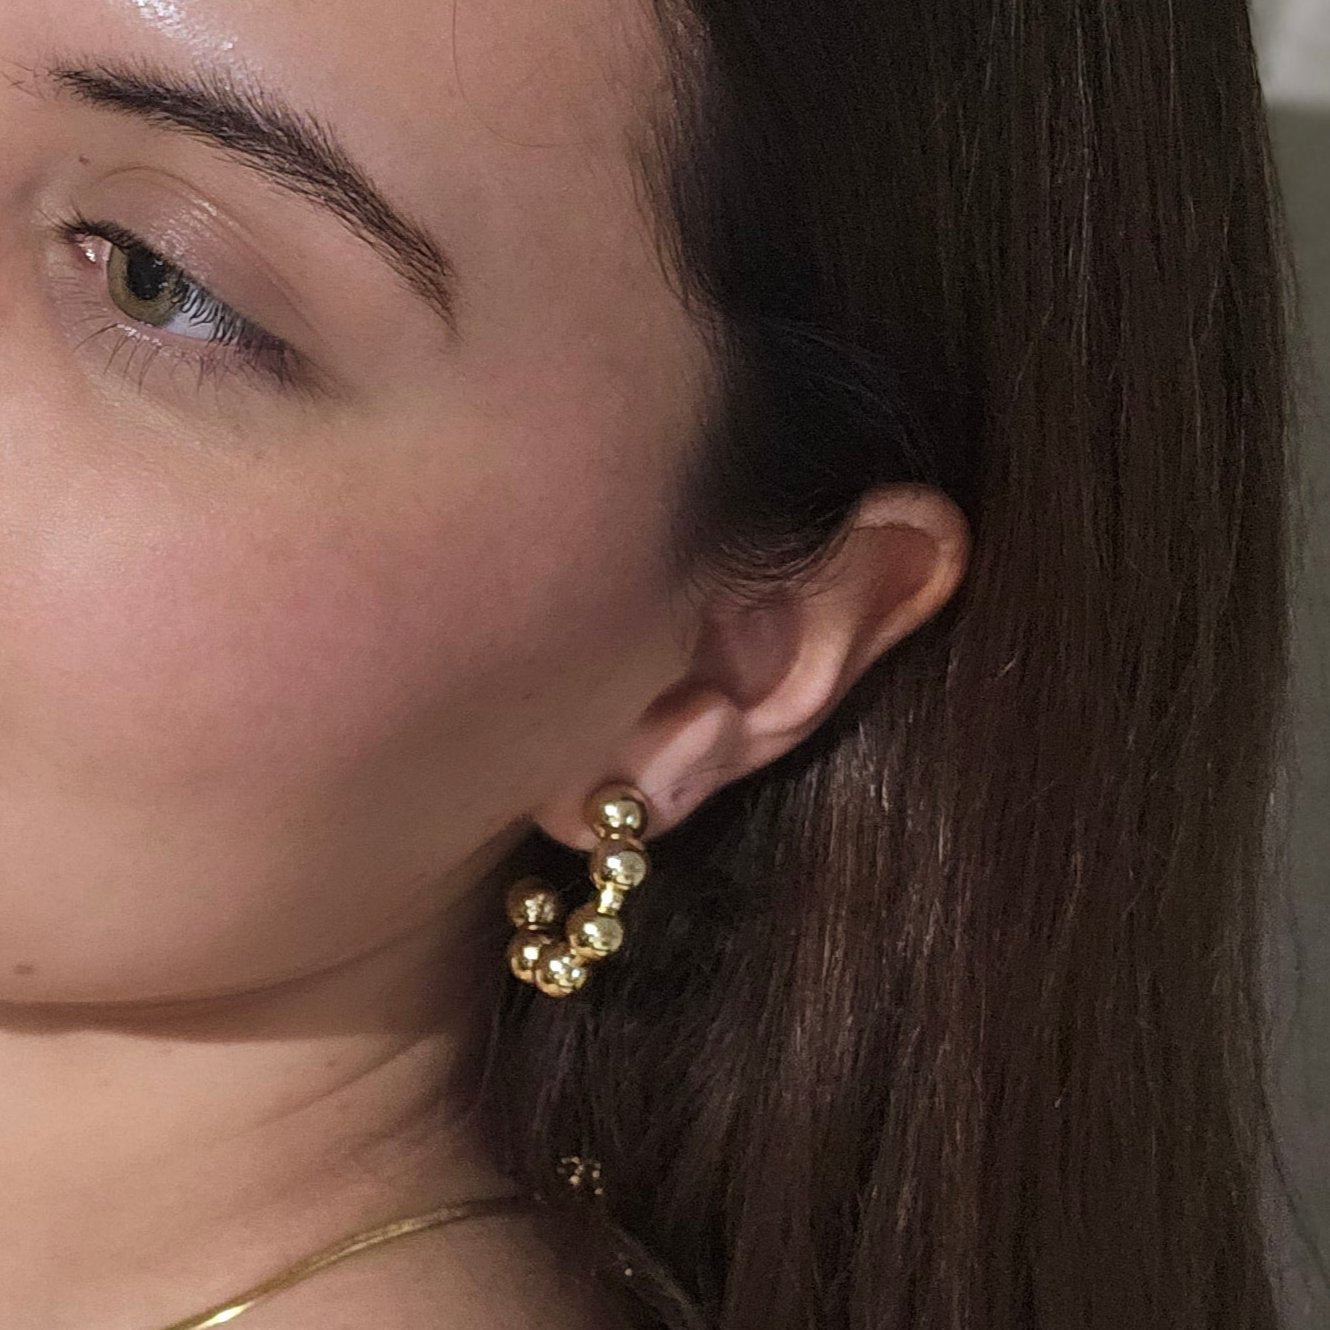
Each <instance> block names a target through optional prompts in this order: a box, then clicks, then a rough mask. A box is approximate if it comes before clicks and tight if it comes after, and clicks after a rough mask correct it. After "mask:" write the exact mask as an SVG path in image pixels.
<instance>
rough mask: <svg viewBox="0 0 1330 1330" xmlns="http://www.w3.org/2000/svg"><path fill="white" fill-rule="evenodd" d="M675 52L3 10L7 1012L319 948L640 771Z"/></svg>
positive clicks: (321, 13)
mask: <svg viewBox="0 0 1330 1330" xmlns="http://www.w3.org/2000/svg"><path fill="white" fill-rule="evenodd" d="M657 59H658V56H657V54H656V50H655V47H654V45H653V43H652V41H651V40H650V37H649V33H648V29H647V26H646V22H645V18H644V11H640V10H639V8H638V7H637V6H634V5H627V6H625V5H622V4H616V3H613V2H612V0H559V3H557V4H551V3H550V2H549V0H450V3H440V0H387V3H385V4H380V5H372V6H367V5H366V4H365V3H364V0H42V3H39V4H7V5H4V6H3V10H2V11H0V74H3V75H4V78H3V80H0V142H2V143H3V145H4V151H3V154H0V449H2V450H3V468H4V469H3V475H4V483H3V485H0V898H2V900H3V906H2V908H3V917H4V928H3V929H2V930H0V999H3V1000H19V1001H22V1000H43V1001H116V1000H128V999H143V998H161V997H174V996H186V995H198V994H204V993H221V992H228V991H238V990H242V989H244V988H247V987H253V986H256V985H261V984H266V983H269V982H273V981H276V980H279V979H282V978H285V977H288V976H293V975H296V974H300V973H307V972H310V971H312V970H314V969H316V968H318V967H320V966H323V965H325V964H328V963H330V962H332V961H334V960H339V959H342V958H344V957H347V956H349V955H352V954H354V953H356V952H358V951H360V950H363V949H366V948H368V947H370V946H372V945H373V944H374V943H375V942H376V941H380V940H386V939H387V938H388V937H390V936H393V935H395V934H397V933H399V932H401V931H403V930H404V929H406V928H408V927H410V926H411V924H412V923H413V922H416V921H419V920H421V919H423V918H425V917H427V916H429V915H430V914H431V913H433V912H437V911H438V910H440V909H441V908H446V907H447V906H448V904H449V902H450V900H452V901H453V903H454V904H455V903H456V898H457V897H458V896H460V893H461V889H462V887H463V886H464V885H465V884H467V883H469V882H471V881H473V880H475V878H476V876H477V875H478V873H479V872H480V871H481V870H482V869H483V868H484V867H486V866H488V865H490V864H491V863H492V862H493V861H495V860H497V859H498V858H499V857H501V851H502V852H506V851H507V849H508V848H510V847H511V846H512V845H513V844H514V843H515V841H516V839H518V838H520V832H521V831H522V830H523V829H524V827H525V825H526V824H525V821H524V819H525V817H526V815H527V814H528V813H529V812H530V810H531V809H532V808H533V807H536V806H538V805H539V804H540V803H541V801H542V800H545V799H547V798H548V797H550V796H551V793H552V792H554V791H556V790H564V789H574V788H577V787H578V786H579V783H581V784H582V785H583V786H584V787H585V789H586V790H588V791H589V789H590V788H592V787H593V786H594V784H595V783H596V782H597V781H599V780H600V779H604V778H609V777H611V776H614V775H618V774H627V773H618V772H616V771H614V770H611V769H607V767H606V766H605V765H604V763H605V762H606V760H607V757H608V755H609V754H610V753H611V751H612V745H613V743H614V741H615V739H616V738H617V737H618V735H619V734H621V732H622V731H623V730H624V729H626V728H627V727H629V726H630V725H631V724H632V723H633V721H634V720H635V719H636V708H638V707H639V706H640V704H641V702H642V700H643V699H644V698H647V697H649V696H650V695H651V694H652V693H653V692H654V691H657V690H658V689H659V688H661V687H664V686H665V685H666V684H667V683H668V681H669V679H670V678H671V677H672V675H673V674H674V673H675V672H677V671H678V670H679V669H680V668H681V666H682V663H683V660H684V655H683V650H682V647H681V641H680V634H679V633H678V631H677V630H678V624H677V622H675V621H674V620H673V619H672V617H671V614H670V613H669V610H670V606H671V605H672V604H673V603H674V601H673V592H674V590H675V588H674V587H672V586H671V585H670V584H669V582H668V580H667V576H666V568H667V559H666V554H667V523H668V520H669V516H670V512H671V507H672V496H673V493H674V490H673V486H674V484H675V478H676V476H677V475H678V467H679V463H680V461H681V459H682V457H683V455H684V450H685V448H686V446H687V443H688V440H689V438H690V433H691V430H692V424H691V421H692V418H693V414H694V412H695V409H696V403H697V401H698V400H699V398H698V393H699V389H698V387H697V385H698V384H699V383H700V382H701V376H702V372H703V369H704V365H705V361H704V357H703V352H702V349H701V347H700V344H699V342H698V340H697V338H696V336H695V334H694V332H693V330H692V328H691V326H690V325H689V323H688V321H687V319H686V318H685V316H684V314H683V312H682V311H681V309H680V308H679V306H678V305H677V303H676V301H675V300H674V298H673V296H672V295H671V293H670V291H669V288H668V286H667V283H666V280H665V278H664V276H663V275H662V273H661V271H660V269H659V267H658V263H657V259H656V251H655V248H654V245H653V240H652V236H651V232H650V228H649V226H648V223H647V221H646V217H645V214H644V210H643V208H642V207H641V206H640V205H639V203H638V202H637V200H636V198H635V194H634V183H633V178H632V176H631V174H630V169H629V164H628V163H629V155H628V135H629V134H630V133H631V132H635V130H636V128H637V127H638V125H639V124H640V123H641V121H642V118H643V116H644V115H645V114H646V105H647V102H648V100H649V98H650V95H651V90H652V88H653V87H654V83H655V80H656V79H657V78H658V72H657V64H656V61H657ZM163 260H164V261H165V262H164V263H163V262H162V261H163ZM177 269H181V270H183V271H184V274H186V276H184V277H182V276H181V275H180V273H179V272H178V271H177ZM449 883H451V884H453V887H452V888H451V890H452V896H451V897H450V895H449V890H450V889H449V887H448V885H447V884H449ZM496 908H497V906H496Z"/></svg>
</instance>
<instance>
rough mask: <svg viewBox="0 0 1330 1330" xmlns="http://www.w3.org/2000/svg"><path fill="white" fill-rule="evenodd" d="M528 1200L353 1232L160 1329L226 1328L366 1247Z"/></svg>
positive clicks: (515, 1198)
mask: <svg viewBox="0 0 1330 1330" xmlns="http://www.w3.org/2000/svg"><path fill="white" fill-rule="evenodd" d="M531 1200H532V1198H531V1197H530V1196H528V1195H526V1194H524V1193H517V1194H512V1193H510V1194H509V1195H507V1196H487V1197H483V1198H481V1199H479V1200H474V1201H458V1202H454V1203H453V1204H451V1205H441V1206H439V1207H438V1208H437V1209H434V1210H429V1211H426V1212H425V1213H424V1214H419V1215H412V1216H410V1217H409V1218H407V1219H394V1220H393V1221H392V1222H391V1223H387V1224H381V1225H379V1227H377V1228H371V1229H366V1230H365V1231H364V1232H362V1233H354V1234H352V1235H351V1236H350V1237H349V1238H343V1239H341V1240H340V1241H339V1242H335V1243H333V1244H332V1245H331V1246H328V1247H324V1248H323V1249H322V1250H320V1251H317V1252H315V1253H314V1254H313V1255H312V1256H306V1257H305V1258H304V1259H303V1260H300V1261H297V1262H296V1264H295V1265H292V1266H289V1267H287V1269H285V1270H282V1271H281V1272H280V1273H278V1274H275V1275H272V1276H270V1277H269V1278H267V1279H265V1280H263V1281H262V1282H261V1283H258V1284H255V1285H254V1286H253V1288H249V1289H246V1290H245V1291H244V1292H243V1293H241V1294H239V1295H238V1296H237V1297H234V1298H231V1299H228V1300H227V1301H226V1302H223V1303H218V1304H217V1306H215V1307H209V1308H208V1309H207V1311H202V1312H199V1313H198V1314H197V1315H196V1316H190V1317H187V1318H186V1319H185V1320H183V1321H173V1322H172V1323H171V1324H170V1325H168V1326H163V1327H162V1330H209V1327H211V1326H218V1325H226V1324H228V1323H229V1322H231V1321H233V1320H234V1319H235V1318H236V1317H237V1316H239V1315H241V1313H243V1312H247V1311H248V1310H249V1309H250V1308H251V1307H253V1306H254V1304H255V1303H257V1302H260V1301H262V1300H263V1299H264V1298H268V1297H271V1296H272V1295H273V1294H274V1293H280V1292H281V1291H282V1290H283V1289H287V1288H290V1287H291V1285H292V1284H297V1283H299V1282H300V1281H301V1280H302V1279H308V1278H309V1277H310V1275H313V1274H317V1273H318V1272H319V1271H320V1270H324V1269H327V1267H328V1266H330V1265H334V1264H336V1262H338V1261H341V1260H344V1259H345V1258H346V1257H348V1256H352V1255H354V1254H355V1253H356V1252H359V1251H364V1250H365V1248H367V1247H375V1246H377V1245H378V1244H379V1243H381V1242H388V1241H390V1240H391V1239H393V1238H400V1237H405V1236H406V1235H407V1234H408V1233H418V1232H420V1230H421V1229H425V1228H434V1227H436V1226H438V1225H439V1224H447V1223H450V1222H452V1221H453V1220H456V1219H470V1218H472V1217H473V1216H476V1215H488V1214H497V1213H499V1212H501V1211H503V1210H511V1209H516V1208H518V1207H520V1206H523V1205H528V1204H530V1202H531Z"/></svg>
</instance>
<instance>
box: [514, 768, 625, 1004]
mask: <svg viewBox="0 0 1330 1330" xmlns="http://www.w3.org/2000/svg"><path fill="white" fill-rule="evenodd" d="M584 814H585V817H586V821H587V823H588V824H589V825H590V826H591V829H592V830H593V831H594V832H595V833H596V846H595V848H594V849H593V850H592V851H591V854H590V858H589V860H588V863H587V875H588V876H589V877H590V879H591V885H592V888H593V891H592V895H591V899H590V900H589V901H587V902H586V903H585V904H583V905H579V906H577V908H576V909H574V910H571V911H570V912H569V914H568V917H567V919H566V920H564V921H563V923H562V925H560V923H559V909H560V905H559V898H558V896H557V895H556V894H555V892H554V889H553V888H552V887H551V886H550V884H549V883H548V882H546V881H545V880H544V878H541V877H538V876H534V875H533V876H528V877H524V878H521V879H520V880H519V881H517V882H514V883H513V885H512V886H511V887H509V888H508V892H507V896H506V899H505V901H504V906H505V909H506V911H507V915H508V920H509V922H510V923H512V924H513V926H514V927H515V928H516V929H517V932H516V933H514V934H513V938H512V941H511V942H509V944H508V966H509V969H511V970H512V972H513V974H514V975H516V976H517V978H519V979H521V980H522V981H523V982H524V983H528V984H532V985H534V986H535V987H536V988H538V989H539V990H540V991H541V992H542V993H544V994H545V995H546V996H548V997H567V996H568V995H569V994H570V993H576V992H577V990H578V989H579V988H581V987H582V986H583V985H584V984H585V983H586V981H587V980H588V979H589V978H590V977H591V970H592V968H593V967H594V966H595V964H596V963H597V962H598V961H601V960H604V959H605V957H607V956H612V955H613V954H614V953H615V952H616V951H618V950H619V948H620V947H621V946H622V945H623V921H622V920H621V919H620V918H619V911H620V910H621V909H622V907H623V902H624V897H625V896H626V895H627V894H628V892H630V891H631V890H632V889H633V888H634V887H636V886H638V885H640V884H641V882H642V880H643V879H644V878H645V877H646V875H647V873H648V871H649V870H650V867H651V861H650V859H649V858H648V857H647V851H646V846H645V845H644V844H643V842H642V838H643V836H644V835H645V834H646V827H647V801H646V796H645V795H644V794H643V793H642V791H641V790H639V789H638V788H637V787H636V786H635V785H630V784H628V783H627V782H626V781H611V782H610V783H609V784H607V785H602V786H601V787H600V788H599V789H598V790H596V792H595V793H594V794H592V795H591V797H590V798H589V799H588V800H587V801H586V806H585V809H584ZM560 934H562V936H560Z"/></svg>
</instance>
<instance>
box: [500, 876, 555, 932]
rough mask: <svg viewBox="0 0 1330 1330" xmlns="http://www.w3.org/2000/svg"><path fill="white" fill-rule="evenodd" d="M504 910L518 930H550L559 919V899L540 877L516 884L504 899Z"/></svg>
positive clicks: (523, 879)
mask: <svg viewBox="0 0 1330 1330" xmlns="http://www.w3.org/2000/svg"><path fill="white" fill-rule="evenodd" d="M504 908H505V909H506V910H507V912H508V918H509V920H510V922H511V923H512V924H513V926H514V927H516V928H548V927H549V926H550V925H551V924H554V923H557V922H558V919H559V898H558V896H556V895H555V894H554V891H553V890H552V889H551V887H550V884H549V883H548V882H546V881H545V880H544V879H543V878H539V877H524V878H522V879H521V881H519V882H514V883H513V885H512V886H511V887H509V888H508V894H507V896H506V897H505V898H504Z"/></svg>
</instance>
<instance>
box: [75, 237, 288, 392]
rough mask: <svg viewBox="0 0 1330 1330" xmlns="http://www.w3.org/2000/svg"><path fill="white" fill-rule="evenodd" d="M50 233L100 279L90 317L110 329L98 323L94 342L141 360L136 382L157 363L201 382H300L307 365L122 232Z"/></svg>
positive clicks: (176, 267)
mask: <svg viewBox="0 0 1330 1330" xmlns="http://www.w3.org/2000/svg"><path fill="white" fill-rule="evenodd" d="M55 229H56V234H57V236H58V238H59V239H60V241H62V242H63V243H64V244H66V245H68V246H71V247H73V249H74V250H75V251H77V253H78V254H79V256H80V257H81V258H82V259H83V260H84V262H85V264H86V266H87V268H89V269H92V270H95V271H96V272H97V273H98V274H99V276H100V280H99V282H98V286H99V287H100V290H99V291H98V292H97V293H95V294H90V295H89V296H88V297H87V298H88V299H89V300H90V302H91V308H90V310H89V315H90V317H92V318H100V319H102V320H106V319H109V322H106V321H103V322H101V324H100V326H99V327H98V328H97V329H96V331H95V332H94V333H93V334H92V336H93V337H100V336H104V335H111V336H114V337H116V338H117V341H116V344H115V349H114V350H113V352H112V355H111V360H114V359H115V357H116V355H117V354H118V353H119V351H120V349H121V348H122V347H125V346H128V348H129V351H130V360H131V362H132V360H133V358H134V355H135V354H140V355H142V356H143V357H144V358H145V362H144V364H143V369H142V372H141V373H140V376H139V378H140V382H141V381H142V378H143V375H144V374H146V372H147V366H148V363H150V362H151V361H153V360H155V359H156V358H157V357H158V356H160V355H165V356H167V357H169V358H170V359H171V360H172V361H174V362H176V363H177V364H178V363H182V362H183V363H186V364H189V363H192V364H194V365H195V366H196V367H197V369H198V372H199V377H200V382H201V381H202V379H203V377H205V376H208V375H212V376H221V375H224V374H230V373H239V374H242V375H244V376H247V377H257V378H259V379H260V380H261V381H263V382H265V383H266V384H268V385H269V386H274V387H278V388H290V387H294V386H299V385H300V383H301V382H302V370H303V368H304V365H303V361H302V358H301V357H300V355H299V354H298V353H297V352H296V351H295V350H294V348H292V347H291V346H290V345H288V344H287V343H286V342H284V341H283V340H282V339H281V338H279V337H275V336H273V335H272V334H271V333H269V332H267V331H266V330H265V329H263V328H261V327H260V326H259V325H258V324H257V323H255V322H254V321H253V320H251V319H248V318H246V317H245V316H244V315H242V314H240V313H238V312H237V311H236V310H234V309H233V308H232V307H231V306H230V305H228V304H227V303H226V302H225V301H223V300H220V299H219V298H218V297H217V296H215V295H213V293H212V292H211V291H209V290H208V288H207V287H206V286H204V285H203V284H202V283H201V282H199V281H197V280H196V279H195V278H193V277H192V276H191V275H190V274H189V273H188V272H186V271H185V270H184V269H183V268H181V267H180V266H179V265H177V264H175V263H172V262H171V261H170V260H168V259H167V258H165V257H164V256H163V255H162V254H160V253H159V252H158V251H157V250H155V249H153V248H152V247H151V246H150V245H149V244H148V243H147V242H146V241H144V240H142V239H141V238H140V237H139V236H137V235H135V234H134V232H132V231H130V230H128V229H127V228H126V227H123V226H120V225H118V224H117V223H114V222H109V221H100V220H94V219H90V218H87V217H84V216H81V215H80V216H74V217H71V218H68V219H66V220H62V221H59V222H57V223H56V227H55ZM191 343H192V345H191ZM108 363H109V362H108Z"/></svg>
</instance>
